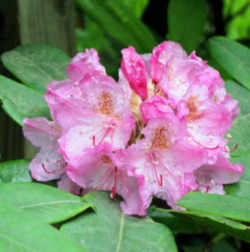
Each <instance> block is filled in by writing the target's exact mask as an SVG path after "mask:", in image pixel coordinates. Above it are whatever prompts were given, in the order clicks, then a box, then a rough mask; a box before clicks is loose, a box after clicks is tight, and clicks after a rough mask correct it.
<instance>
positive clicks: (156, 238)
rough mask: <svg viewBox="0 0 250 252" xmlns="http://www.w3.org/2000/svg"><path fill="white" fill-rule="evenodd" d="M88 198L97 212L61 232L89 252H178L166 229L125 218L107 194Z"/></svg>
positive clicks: (146, 219) (146, 220) (76, 220)
mask: <svg viewBox="0 0 250 252" xmlns="http://www.w3.org/2000/svg"><path fill="white" fill-rule="evenodd" d="M84 198H85V199H86V200H87V201H88V202H89V203H91V204H93V205H95V207H96V212H95V213H93V212H92V213H91V212H90V213H87V214H84V215H82V216H79V217H78V218H76V219H74V220H72V221H70V222H68V223H66V224H64V225H62V228H61V230H62V231H63V232H65V233H67V234H68V235H69V236H70V237H71V238H72V239H74V240H76V241H78V242H79V243H80V244H81V245H82V246H83V247H84V248H86V249H87V250H88V251H92V252H99V251H102V252H106V251H107V252H110V251H116V252H123V251H126V252H134V251H145V252H146V251H155V252H157V251H162V252H163V251H167V252H172V251H177V248H176V245H175V242H174V238H173V235H172V234H171V232H170V230H169V229H168V228H166V227H164V225H162V224H158V223H154V222H153V221H152V220H151V219H150V218H135V217H130V216H126V215H124V214H123V213H122V212H121V210H120V206H119V204H118V201H117V200H111V199H110V198H109V195H108V194H107V193H104V192H94V193H90V194H88V195H87V196H85V197H84ZM97 237H98V239H97Z"/></svg>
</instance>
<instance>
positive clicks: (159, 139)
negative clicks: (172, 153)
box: [151, 127, 169, 149]
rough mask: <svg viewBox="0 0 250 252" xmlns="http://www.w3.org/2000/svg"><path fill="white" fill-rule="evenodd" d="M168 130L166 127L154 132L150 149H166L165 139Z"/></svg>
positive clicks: (166, 142)
mask: <svg viewBox="0 0 250 252" xmlns="http://www.w3.org/2000/svg"><path fill="white" fill-rule="evenodd" d="M167 133H168V129H167V128H166V127H162V128H158V129H156V130H155V133H154V137H153V140H152V145H151V148H152V149H155V148H156V149H167V148H168V146H169V142H168V141H167V139H166V134H167Z"/></svg>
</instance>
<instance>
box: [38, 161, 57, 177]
mask: <svg viewBox="0 0 250 252" xmlns="http://www.w3.org/2000/svg"><path fill="white" fill-rule="evenodd" d="M41 166H42V168H43V170H44V171H45V172H46V173H47V174H53V173H56V172H58V171H60V169H54V170H52V171H49V170H47V169H46V167H45V165H44V163H42V164H41Z"/></svg>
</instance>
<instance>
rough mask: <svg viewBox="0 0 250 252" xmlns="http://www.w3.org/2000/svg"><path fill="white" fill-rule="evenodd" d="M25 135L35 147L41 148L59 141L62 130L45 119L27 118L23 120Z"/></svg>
mask: <svg viewBox="0 0 250 252" xmlns="http://www.w3.org/2000/svg"><path fill="white" fill-rule="evenodd" d="M23 134H24V136H25V137H26V138H27V139H28V140H29V141H30V142H31V143H32V144H33V145H34V146H36V147H41V146H45V145H48V144H50V142H51V141H54V140H55V139H57V138H58V137H59V136H60V128H58V127H57V126H56V124H55V122H50V121H48V120H47V119H46V118H44V117H37V118H31V119H29V118H26V119H24V120H23Z"/></svg>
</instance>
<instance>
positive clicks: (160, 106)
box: [140, 96, 173, 123]
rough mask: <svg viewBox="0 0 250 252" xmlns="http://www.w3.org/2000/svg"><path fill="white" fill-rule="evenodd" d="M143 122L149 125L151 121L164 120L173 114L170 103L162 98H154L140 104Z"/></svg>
mask: <svg viewBox="0 0 250 252" xmlns="http://www.w3.org/2000/svg"><path fill="white" fill-rule="evenodd" d="M140 110H141V115H142V118H143V120H144V121H145V122H146V123H147V122H148V121H149V120H151V119H155V118H164V117H167V116H168V114H173V110H172V108H171V107H170V105H169V101H168V100H167V99H166V98H163V97H161V96H152V97H151V98H149V99H148V100H146V101H145V102H142V103H141V104H140Z"/></svg>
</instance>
